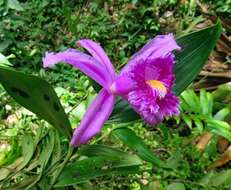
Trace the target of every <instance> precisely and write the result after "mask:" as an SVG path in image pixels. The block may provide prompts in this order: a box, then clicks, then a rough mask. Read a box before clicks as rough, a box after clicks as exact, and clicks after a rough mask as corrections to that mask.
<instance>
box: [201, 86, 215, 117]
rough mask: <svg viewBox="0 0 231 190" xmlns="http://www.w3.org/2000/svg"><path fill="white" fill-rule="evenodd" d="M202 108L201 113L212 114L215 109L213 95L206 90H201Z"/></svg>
mask: <svg viewBox="0 0 231 190" xmlns="http://www.w3.org/2000/svg"><path fill="white" fill-rule="evenodd" d="M200 109H201V114H203V115H206V116H210V117H211V116H212V111H213V96H212V94H211V93H208V92H206V91H205V90H201V91H200Z"/></svg>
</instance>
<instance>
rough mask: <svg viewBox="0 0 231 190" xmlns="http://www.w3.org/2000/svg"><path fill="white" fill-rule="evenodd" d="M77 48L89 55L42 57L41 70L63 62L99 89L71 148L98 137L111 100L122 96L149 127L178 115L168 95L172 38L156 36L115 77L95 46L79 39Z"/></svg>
mask: <svg viewBox="0 0 231 190" xmlns="http://www.w3.org/2000/svg"><path fill="white" fill-rule="evenodd" d="M77 45H79V46H81V47H83V48H85V49H86V50H87V51H88V52H89V53H90V54H91V56H90V55H88V54H85V53H82V52H80V51H78V50H75V49H68V50H66V51H63V52H60V53H52V52H51V53H46V55H45V57H44V58H43V66H44V67H52V66H53V65H55V64H56V63H58V62H65V63H67V64H71V65H73V66H74V67H76V68H78V69H79V70H80V71H82V72H83V73H85V74H86V75H87V76H89V77H90V78H92V79H93V80H95V81H96V82H97V83H99V84H100V85H101V86H102V87H103V88H102V89H101V91H100V92H99V94H98V95H97V97H96V98H95V100H94V101H93V102H92V103H91V105H90V107H89V109H88V110H87V112H86V113H85V115H84V117H83V119H82V121H81V122H80V125H79V126H78V127H77V128H76V129H75V131H74V134H73V138H72V140H71V144H72V145H73V146H75V147H78V146H80V145H81V144H86V143H87V142H88V141H89V140H90V139H91V138H92V137H94V136H95V135H96V134H97V133H99V132H100V131H101V129H102V127H103V125H104V123H105V122H106V121H107V119H108V118H109V116H110V114H111V113H112V110H113V106H114V104H115V99H116V98H115V97H116V96H117V95H119V96H122V97H123V98H124V99H125V100H127V101H128V102H129V104H130V105H131V106H132V107H133V108H134V109H135V111H136V112H137V113H139V114H140V116H141V117H142V118H143V119H144V120H145V121H146V122H147V123H148V124H150V125H155V124H157V123H159V122H161V121H162V120H163V119H164V117H166V116H173V115H178V114H179V101H178V99H177V97H176V96H175V95H174V94H173V92H172V91H171V89H172V86H173V84H174V74H173V65H174V63H175V58H174V55H173V53H172V51H173V50H180V47H179V46H178V45H177V43H176V41H175V39H174V37H173V35H172V34H168V35H159V36H157V37H156V38H154V39H152V40H150V41H149V42H148V43H147V44H146V45H145V46H144V47H143V48H142V49H141V50H140V51H138V52H137V53H136V54H134V55H133V56H132V58H131V59H130V61H129V62H128V64H127V65H126V66H125V67H124V68H123V69H122V71H121V72H120V74H116V72H115V69H114V67H113V65H112V64H111V62H110V60H109V58H108V56H107V55H106V53H105V52H104V50H103V49H102V48H101V46H100V45H99V44H97V43H96V42H94V41H92V40H89V39H83V40H79V41H78V42H77Z"/></svg>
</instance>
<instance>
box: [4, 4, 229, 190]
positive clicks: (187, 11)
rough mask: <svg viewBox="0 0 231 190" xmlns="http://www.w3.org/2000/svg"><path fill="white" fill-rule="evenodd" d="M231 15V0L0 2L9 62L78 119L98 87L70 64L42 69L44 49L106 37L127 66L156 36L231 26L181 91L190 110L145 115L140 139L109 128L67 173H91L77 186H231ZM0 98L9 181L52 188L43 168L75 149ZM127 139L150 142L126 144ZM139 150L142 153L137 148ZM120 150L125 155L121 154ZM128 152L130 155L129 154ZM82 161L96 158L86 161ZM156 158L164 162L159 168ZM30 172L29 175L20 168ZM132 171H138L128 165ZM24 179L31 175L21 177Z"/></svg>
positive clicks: (180, 189) (134, 125) (137, 125)
mask: <svg viewBox="0 0 231 190" xmlns="http://www.w3.org/2000/svg"><path fill="white" fill-rule="evenodd" d="M230 13H231V1H230V0H217V1H209V0H203V1H199V0H164V1H160V0H153V1H145V0H122V1H113V0H108V1H98V0H93V1H84V0H80V1H68V0H41V1H38V0H20V1H19V0H0V15H1V19H0V65H1V66H5V67H11V66H13V67H14V68H16V69H18V70H21V71H24V72H26V73H34V74H35V75H38V76H40V77H42V78H44V79H46V80H47V81H49V82H50V83H51V84H52V85H53V86H54V88H55V90H56V92H57V94H58V96H59V98H60V100H61V102H62V105H63V106H64V108H65V111H66V112H67V113H68V114H69V116H70V120H71V123H72V126H74V125H75V124H76V123H77V122H79V121H80V119H81V118H82V116H83V114H84V112H85V111H86V108H87V106H88V105H89V103H90V102H91V100H92V99H93V97H94V96H95V91H94V89H93V87H92V86H91V82H90V81H89V79H88V78H87V77H85V76H83V75H82V74H81V73H80V72H79V71H76V70H75V69H73V68H71V67H69V66H66V65H58V66H57V67H56V68H55V69H53V70H50V71H49V74H47V73H46V72H45V71H44V69H42V68H41V64H42V62H41V60H42V56H43V55H44V53H45V51H60V50H64V49H66V48H67V47H73V48H75V47H76V46H75V41H76V40H78V39H80V38H91V39H93V40H96V41H98V42H100V43H101V45H102V46H103V47H104V49H105V50H106V52H107V53H108V55H109V57H110V58H111V60H112V62H113V64H114V65H115V67H116V68H117V69H120V68H121V67H123V65H124V64H126V62H127V60H128V58H129V57H130V56H131V55H132V54H133V53H134V52H135V51H137V49H139V48H140V47H141V46H142V45H143V44H145V43H146V42H147V40H148V39H150V38H152V37H153V36H155V35H157V34H160V33H168V32H174V33H175V34H176V36H179V35H182V34H186V33H189V32H191V31H196V30H199V29H201V28H204V27H207V26H210V25H211V24H212V23H214V22H215V19H216V18H217V17H219V18H220V19H221V21H222V23H223V26H224V33H223V34H222V36H221V38H220V40H219V41H218V43H217V46H216V49H215V51H214V52H213V54H212V55H211V56H210V58H209V60H208V64H207V65H206V66H205V67H204V69H203V71H202V72H201V74H200V76H199V77H198V78H197V81H195V83H194V84H193V85H192V86H191V87H190V88H191V89H189V90H186V91H184V92H183V93H182V94H181V97H180V98H181V115H180V116H179V117H178V118H174V119H168V120H166V121H165V122H164V123H163V124H161V125H159V126H157V127H155V128H149V127H146V126H143V125H144V124H143V123H142V122H140V121H136V122H131V123H129V124H127V125H128V126H129V128H130V129H132V130H134V131H135V133H136V134H137V135H138V136H136V135H135V134H134V135H132V134H133V132H131V131H126V130H125V131H123V130H119V129H118V131H116V130H115V131H111V130H110V129H109V128H107V127H106V128H105V130H104V133H103V134H102V135H101V136H99V137H98V138H96V139H94V142H97V143H99V145H98V146H97V145H95V147H94V146H93V147H91V146H89V147H85V148H83V150H81V154H80V155H79V158H80V160H77V161H75V162H73V163H72V165H71V166H69V168H66V170H64V172H66V173H69V172H71V171H72V170H73V168H75V170H76V171H80V173H79V176H82V178H79V179H78V180H79V181H77V182H76V181H75V185H74V186H72V189H75V188H78V189H96V188H98V189H105V190H107V189H132V190H139V189H142V190H143V189H147V190H151V189H160V190H161V189H168V190H171V189H174V190H184V189H192V190H196V189H203V190H206V189H214V190H215V189H216V190H217V189H230V187H231V183H230V180H229V179H230V176H231V171H230V169H229V166H230V163H229V161H230V160H231V157H230V155H231V154H230V151H231V148H230V140H231V134H230V95H229V94H230V89H231V86H230V83H227V82H229V81H230V78H231V74H230V69H231V65H230V54H231V50H230V47H231V45H230V44H231V38H230V35H231V24H230V23H231V22H230V17H231V16H230V15H231V14H230ZM225 83H227V84H225ZM222 84H225V85H222ZM219 85H222V86H219ZM199 91H200V92H199ZM0 105H1V106H0V118H1V121H0V167H1V168H0V180H1V181H0V188H2V187H5V186H7V185H15V186H13V188H14V189H20V188H21V189H25V187H28V184H31V181H32V182H33V181H40V182H39V185H38V187H37V188H38V189H39V188H40V189H47V187H46V186H45V184H46V180H47V179H45V178H44V177H43V176H40V175H37V174H43V175H44V176H45V175H49V174H52V167H54V166H55V165H56V164H57V163H59V162H60V160H62V159H63V155H65V154H66V151H67V142H66V140H65V138H63V137H60V136H59V135H58V134H57V132H56V131H54V130H52V129H51V128H50V126H49V125H48V124H47V123H46V122H44V121H41V120H40V119H38V118H37V117H36V116H35V115H34V114H33V113H31V112H29V111H28V110H26V109H24V108H22V107H19V105H18V104H16V103H15V101H14V100H13V99H12V98H10V97H9V95H7V93H6V92H5V91H4V90H3V88H2V86H0ZM121 125H122V124H121ZM39 126H45V127H42V128H41V127H39ZM114 127H115V128H117V127H120V124H115V126H114ZM126 134H129V135H126ZM123 136H126V138H128V139H129V140H130V142H132V143H134V144H139V145H140V146H141V148H139V149H138V150H137V147H135V146H132V145H131V144H127V141H126V139H124V138H123ZM101 142H102V143H103V144H106V145H107V146H105V147H104V146H102V145H100V144H101ZM118 142H119V143H118ZM144 144H146V145H144ZM109 146H110V147H109ZM147 147H149V148H148V149H147ZM120 151H123V153H121V152H120ZM97 152H100V153H97ZM102 152H104V154H103V153H102ZM105 152H106V153H105ZM124 152H126V154H125V153H124ZM137 152H138V156H136V155H134V154H132V153H137ZM153 153H154V154H155V155H158V157H160V158H161V159H167V158H168V159H167V165H168V167H170V168H172V169H173V170H169V171H168V170H164V169H161V167H162V166H161V163H158V162H157V161H156V160H155V157H154V154H153ZM124 154H125V155H124ZM112 155H113V156H116V155H117V156H118V158H119V159H117V160H113V159H112ZM103 156H104V158H103ZM120 156H121V157H120ZM125 156H126V157H127V158H128V159H127V160H123V159H122V158H124V157H125ZM82 158H88V160H85V161H83V162H84V163H81V159H82ZM105 158H107V159H108V160H109V161H110V163H107V162H106V161H105ZM129 159H130V160H129ZM118 160H119V161H118ZM141 160H142V161H141ZM143 160H144V161H145V163H146V164H145V165H143V164H142V166H143V167H144V168H142V170H141V171H140V172H139V173H138V172H137V166H140V165H141V162H143ZM105 162H106V166H105ZM48 163H49V164H48ZM50 163H51V165H50ZM80 163H81V164H83V166H84V170H83V169H81V168H80V167H79V165H80ZM150 163H152V164H153V165H154V166H155V165H158V164H159V165H160V169H158V170H157V169H156V168H155V167H151V166H150ZM93 165H94V166H95V170H94V172H92V170H91V169H92V167H93ZM111 166H112V167H111ZM103 167H108V168H104V169H105V171H104V172H105V173H102V171H100V172H99V169H102V168H103ZM123 167H124V168H123ZM70 168H71V169H70ZM21 170H22V171H23V172H22V174H23V175H17V171H21ZM119 170H120V171H119ZM132 170H134V171H135V172H137V173H136V174H129V175H127V174H126V172H125V171H132ZM12 171H14V172H15V173H14V175H12ZM118 171H119V172H121V173H119V172H118ZM91 172H92V175H90V176H89V173H91ZM116 172H118V173H119V174H120V175H116ZM118 173H117V174H118ZM15 174H16V175H15ZM63 175H64V176H65V173H64V174H63ZM27 177H29V178H27ZM95 177H97V178H96V179H94V178H95ZM23 179H29V180H27V181H28V182H27V183H25V184H22V183H20V182H21V181H23ZM61 179H63V180H60V181H59V183H58V185H57V187H60V188H62V185H63V184H71V183H72V182H71V181H68V180H67V179H66V178H64V177H63V178H62V176H61ZM214 179H215V180H214ZM65 180H67V181H65ZM81 180H82V181H81ZM31 187H32V186H31ZM63 189H64V188H63ZM70 189H71V187H70Z"/></svg>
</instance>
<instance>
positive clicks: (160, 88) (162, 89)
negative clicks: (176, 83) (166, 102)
mask: <svg viewBox="0 0 231 190" xmlns="http://www.w3.org/2000/svg"><path fill="white" fill-rule="evenodd" d="M146 84H148V85H149V86H150V87H151V88H154V89H156V90H158V91H159V93H160V97H161V98H163V97H164V96H165V95H166V93H167V88H166V87H165V85H164V84H163V82H161V81H159V80H147V81H146Z"/></svg>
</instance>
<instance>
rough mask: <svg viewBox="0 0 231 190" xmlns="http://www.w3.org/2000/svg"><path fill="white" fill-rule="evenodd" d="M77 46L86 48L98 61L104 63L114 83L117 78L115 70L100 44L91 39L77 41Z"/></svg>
mask: <svg viewBox="0 0 231 190" xmlns="http://www.w3.org/2000/svg"><path fill="white" fill-rule="evenodd" d="M77 45H80V46H81V47H84V48H85V49H86V50H87V51H88V52H89V53H90V54H91V55H92V56H93V57H94V58H95V59H96V60H98V61H99V62H100V63H102V64H103V65H104V66H105V67H106V69H107V71H108V72H109V74H110V76H111V80H112V81H113V79H114V78H115V69H114V67H113V65H112V64H111V61H110V59H109V58H108V56H107V54H106V53H105V52H104V50H103V48H102V47H101V46H100V45H99V44H98V43H96V42H94V41H92V40H89V39H82V40H79V41H77Z"/></svg>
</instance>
